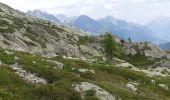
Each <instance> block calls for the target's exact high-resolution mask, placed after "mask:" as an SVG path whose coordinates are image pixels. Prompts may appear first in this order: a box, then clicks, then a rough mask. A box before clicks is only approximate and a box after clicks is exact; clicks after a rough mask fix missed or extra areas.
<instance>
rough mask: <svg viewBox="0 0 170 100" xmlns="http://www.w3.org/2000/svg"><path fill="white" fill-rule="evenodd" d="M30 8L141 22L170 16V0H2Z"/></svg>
mask: <svg viewBox="0 0 170 100" xmlns="http://www.w3.org/2000/svg"><path fill="white" fill-rule="evenodd" d="M0 2H2V3H5V4H7V5H9V6H11V7H13V8H15V9H18V10H21V11H23V12H26V11H27V10H34V9H39V10H43V11H47V12H50V13H52V14H65V15H67V16H70V17H71V16H79V15H88V16H90V17H92V18H95V19H97V18H101V17H105V16H113V17H115V18H118V19H123V20H126V21H130V22H136V23H139V24H146V23H148V22H149V21H150V20H152V19H154V18H157V17H161V16H166V17H170V0H0Z"/></svg>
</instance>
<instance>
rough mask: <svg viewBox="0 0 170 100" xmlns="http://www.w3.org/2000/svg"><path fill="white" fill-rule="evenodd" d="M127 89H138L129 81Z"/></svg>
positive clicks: (133, 90) (134, 90)
mask: <svg viewBox="0 0 170 100" xmlns="http://www.w3.org/2000/svg"><path fill="white" fill-rule="evenodd" d="M126 89H128V90H129V91H132V92H136V91H137V90H138V89H137V88H136V87H135V86H134V85H133V84H131V83H127V84H126Z"/></svg>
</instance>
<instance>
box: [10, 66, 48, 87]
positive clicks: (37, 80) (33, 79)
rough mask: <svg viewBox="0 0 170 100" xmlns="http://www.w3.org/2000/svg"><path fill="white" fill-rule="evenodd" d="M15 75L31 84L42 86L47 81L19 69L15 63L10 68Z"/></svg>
mask: <svg viewBox="0 0 170 100" xmlns="http://www.w3.org/2000/svg"><path fill="white" fill-rule="evenodd" d="M10 67H11V68H12V69H13V70H14V71H16V72H15V73H16V74H17V75H19V76H20V77H21V78H22V79H24V80H27V81H29V82H32V83H42V84H47V81H46V80H45V79H43V78H40V77H38V76H36V74H33V73H30V72H28V71H26V70H24V69H22V68H21V67H19V65H18V63H15V64H13V65H11V66H10Z"/></svg>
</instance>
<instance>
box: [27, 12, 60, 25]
mask: <svg viewBox="0 0 170 100" xmlns="http://www.w3.org/2000/svg"><path fill="white" fill-rule="evenodd" d="M27 14H29V15H32V16H35V17H38V18H40V19H45V20H49V21H51V22H54V23H61V22H60V20H59V19H58V18H56V16H54V15H52V14H48V13H46V12H43V11H40V10H34V11H27Z"/></svg>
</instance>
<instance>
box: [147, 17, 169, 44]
mask: <svg viewBox="0 0 170 100" xmlns="http://www.w3.org/2000/svg"><path fill="white" fill-rule="evenodd" d="M147 27H148V28H150V29H151V30H152V31H153V32H154V35H155V36H156V37H159V38H161V39H163V40H166V41H169V38H170V28H169V27H170V17H158V18H156V19H154V20H152V21H151V22H149V23H148V24H147Z"/></svg>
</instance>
